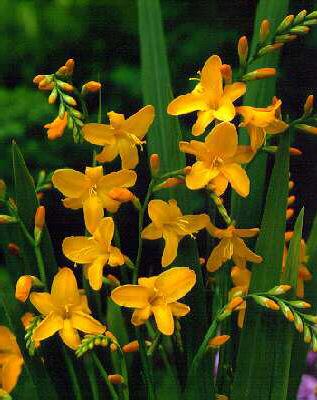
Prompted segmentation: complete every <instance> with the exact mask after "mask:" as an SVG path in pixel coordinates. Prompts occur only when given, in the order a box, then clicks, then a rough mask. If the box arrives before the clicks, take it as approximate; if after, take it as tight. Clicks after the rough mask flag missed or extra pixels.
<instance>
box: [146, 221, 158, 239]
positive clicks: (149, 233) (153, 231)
mask: <svg viewBox="0 0 317 400" xmlns="http://www.w3.org/2000/svg"><path fill="white" fill-rule="evenodd" d="M162 236H163V231H162V229H161V228H157V227H156V225H154V224H153V222H151V223H150V224H149V225H148V226H146V227H145V228H144V229H143V231H142V239H149V240H155V239H159V238H161V237H162Z"/></svg>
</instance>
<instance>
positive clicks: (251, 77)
mask: <svg viewBox="0 0 317 400" xmlns="http://www.w3.org/2000/svg"><path fill="white" fill-rule="evenodd" d="M275 75H276V69H275V68H259V69H256V70H254V71H251V72H248V73H247V74H245V75H243V77H242V80H243V81H255V80H257V79H265V78H271V77H273V76H275Z"/></svg>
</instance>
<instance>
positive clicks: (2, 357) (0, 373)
mask: <svg viewBox="0 0 317 400" xmlns="http://www.w3.org/2000/svg"><path fill="white" fill-rule="evenodd" d="M22 366H23V358H22V354H21V352H20V349H19V346H18V344H17V341H16V338H15V336H14V335H13V333H12V332H11V331H10V330H9V329H8V328H7V327H6V326H2V325H1V326H0V388H1V389H3V390H4V391H5V392H7V393H10V392H11V391H12V390H13V389H14V387H15V385H16V384H17V381H18V378H19V376H20V373H21V370H22Z"/></svg>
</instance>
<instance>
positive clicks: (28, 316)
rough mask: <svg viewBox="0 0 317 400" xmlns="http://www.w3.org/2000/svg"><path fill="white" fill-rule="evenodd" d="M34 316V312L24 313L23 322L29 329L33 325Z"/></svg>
mask: <svg viewBox="0 0 317 400" xmlns="http://www.w3.org/2000/svg"><path fill="white" fill-rule="evenodd" d="M33 318H34V314H32V313H30V312H26V313H25V314H23V315H22V317H21V322H22V325H23V326H24V328H25V329H27V328H28V327H29V326H30V325H31V323H32V321H33Z"/></svg>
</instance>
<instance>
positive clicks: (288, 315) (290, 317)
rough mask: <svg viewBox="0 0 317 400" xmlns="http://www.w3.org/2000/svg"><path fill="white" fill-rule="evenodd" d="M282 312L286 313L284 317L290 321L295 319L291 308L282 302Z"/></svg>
mask: <svg viewBox="0 0 317 400" xmlns="http://www.w3.org/2000/svg"><path fill="white" fill-rule="evenodd" d="M280 306H281V310H282V313H283V314H284V317H285V318H286V319H287V320H288V321H290V322H293V321H294V314H293V313H292V311H291V309H290V308H289V307H288V306H287V305H286V304H285V303H282V302H281V303H280Z"/></svg>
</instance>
